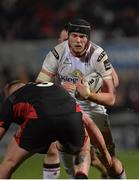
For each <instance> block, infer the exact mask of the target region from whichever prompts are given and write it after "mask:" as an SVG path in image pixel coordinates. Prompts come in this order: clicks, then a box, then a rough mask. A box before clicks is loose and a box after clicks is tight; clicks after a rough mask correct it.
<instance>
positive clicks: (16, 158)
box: [0, 138, 33, 179]
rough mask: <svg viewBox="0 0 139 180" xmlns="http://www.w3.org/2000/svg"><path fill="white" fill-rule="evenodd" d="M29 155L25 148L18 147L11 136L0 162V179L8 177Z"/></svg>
mask: <svg viewBox="0 0 139 180" xmlns="http://www.w3.org/2000/svg"><path fill="white" fill-rule="evenodd" d="M32 155H33V154H32ZM29 156H31V154H30V153H29V152H28V151H26V150H25V149H22V148H20V147H19V146H18V145H17V143H16V141H15V139H14V138H13V139H12V140H11V142H10V144H9V146H8V148H7V151H6V154H5V156H4V159H3V161H2V163H1V164H0V179H9V178H10V177H11V175H12V173H13V172H14V171H15V170H16V169H17V167H18V166H19V165H20V164H21V163H22V162H23V161H24V160H25V159H26V158H28V157H29Z"/></svg>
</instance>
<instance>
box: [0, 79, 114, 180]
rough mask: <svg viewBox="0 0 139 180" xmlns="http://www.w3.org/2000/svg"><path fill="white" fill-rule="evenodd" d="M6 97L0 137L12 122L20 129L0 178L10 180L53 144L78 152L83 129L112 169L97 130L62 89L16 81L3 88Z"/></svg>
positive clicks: (0, 117) (83, 140)
mask: <svg viewBox="0 0 139 180" xmlns="http://www.w3.org/2000/svg"><path fill="white" fill-rule="evenodd" d="M5 96H6V99H5V101H4V103H3V106H2V110H1V112H0V132H1V133H0V134H1V136H2V135H4V133H5V132H6V130H7V129H8V128H9V126H10V124H11V123H12V122H15V123H17V124H19V128H18V130H17V132H16V134H15V136H14V137H13V138H12V140H11V142H10V143H9V145H8V148H7V151H6V154H5V156H4V159H3V161H2V163H1V164H0V179H9V178H10V177H11V175H12V173H13V172H14V171H15V170H16V169H17V167H18V166H19V165H20V164H21V163H22V162H23V161H24V160H25V159H27V158H29V157H30V156H32V155H33V154H35V153H42V154H44V153H47V151H48V148H49V146H50V144H51V143H52V142H53V141H56V140H57V141H58V142H60V143H58V144H57V148H58V149H59V150H60V151H64V152H67V153H69V154H76V153H78V152H79V151H80V149H81V147H82V146H83V144H84V142H85V127H86V129H87V130H88V133H89V135H90V137H91V140H93V141H95V142H96V144H97V146H98V148H99V149H100V151H101V152H102V154H103V155H104V157H105V158H104V159H105V163H106V164H107V166H106V167H107V168H108V169H113V164H112V160H111V157H110V154H109V152H108V151H107V148H106V144H105V142H104V139H103V136H102V134H101V133H99V132H100V131H99V129H98V128H97V126H95V124H94V123H93V122H92V121H91V120H90V119H89V118H88V117H87V115H86V114H84V113H82V112H81V110H80V107H79V105H77V104H76V101H75V99H74V98H73V97H72V96H70V94H69V93H68V92H67V91H66V90H65V89H64V88H63V87H61V86H60V85H55V84H54V83H50V82H45V83H31V82H30V83H28V84H26V85H25V84H24V83H21V82H19V81H16V82H12V83H10V84H8V85H7V86H6V88H5ZM84 123H85V127H84ZM95 131H98V133H97V134H98V135H99V138H98V137H97V136H96V135H95V134H96V133H94V132H95Z"/></svg>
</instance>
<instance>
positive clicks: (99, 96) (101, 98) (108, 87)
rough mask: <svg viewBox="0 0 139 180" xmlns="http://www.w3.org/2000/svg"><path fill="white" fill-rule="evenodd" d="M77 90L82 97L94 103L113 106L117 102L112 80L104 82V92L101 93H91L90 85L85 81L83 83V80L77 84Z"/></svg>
mask: <svg viewBox="0 0 139 180" xmlns="http://www.w3.org/2000/svg"><path fill="white" fill-rule="evenodd" d="M76 90H77V92H78V93H79V95H80V96H81V97H83V98H84V99H88V100H90V101H92V102H96V103H99V104H102V105H107V106H112V105H113V104H114V102H115V89H114V86H113V82H112V80H111V79H105V80H104V81H103V87H102V91H101V92H99V93H93V92H90V90H89V85H88V84H87V83H86V82H85V81H82V79H80V80H79V81H78V82H77V89H76Z"/></svg>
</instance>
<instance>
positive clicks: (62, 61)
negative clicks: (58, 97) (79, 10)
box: [37, 19, 125, 178]
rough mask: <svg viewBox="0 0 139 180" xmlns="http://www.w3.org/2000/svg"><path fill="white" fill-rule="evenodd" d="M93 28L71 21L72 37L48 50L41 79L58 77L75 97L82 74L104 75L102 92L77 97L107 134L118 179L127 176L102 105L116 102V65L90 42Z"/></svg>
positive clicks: (80, 20)
mask: <svg viewBox="0 0 139 180" xmlns="http://www.w3.org/2000/svg"><path fill="white" fill-rule="evenodd" d="M90 31H91V27H90V25H89V23H88V22H86V21H85V20H82V19H77V20H74V21H73V22H70V23H69V25H68V40H67V41H65V42H63V43H61V44H59V45H57V46H56V47H54V48H53V49H52V50H51V51H50V52H49V53H48V55H47V56H46V58H45V60H44V63H43V66H42V70H41V71H40V73H39V75H38V78H37V80H38V81H44V80H47V81H54V79H55V77H57V78H58V79H59V80H60V81H61V83H62V84H63V86H64V87H65V88H66V89H67V90H68V91H69V92H70V93H71V94H72V95H73V96H74V92H75V90H76V83H77V81H78V80H79V78H80V77H81V76H86V75H88V74H89V73H92V72H99V73H100V74H101V76H102V77H103V87H102V91H101V92H99V93H92V94H91V98H89V99H84V101H79V100H78V99H77V101H78V102H79V103H80V105H81V106H82V108H83V110H84V111H85V112H87V113H88V114H89V115H90V116H91V117H93V119H94V118H95V119H94V120H95V122H96V123H97V125H98V126H99V128H100V130H101V132H102V133H103V135H104V138H105V141H106V144H107V147H108V149H109V151H110V153H111V156H112V158H113V161H114V164H115V173H114V174H113V176H114V178H125V172H124V168H123V165H122V163H121V162H120V161H119V160H118V159H117V157H116V156H115V148H114V143H113V140H112V136H111V131H110V126H109V122H108V120H107V113H106V109H105V107H104V106H102V105H105V106H109V105H113V104H114V102H115V88H114V85H113V79H112V66H111V63H110V62H109V60H108V56H107V54H106V52H105V51H104V50H103V49H102V48H101V47H100V46H98V45H96V44H94V43H92V42H91V41H90ZM117 80H118V79H117ZM117 84H118V81H117ZM89 96H90V95H89ZM96 103H97V104H96ZM99 104H102V105H99ZM92 112H93V113H92Z"/></svg>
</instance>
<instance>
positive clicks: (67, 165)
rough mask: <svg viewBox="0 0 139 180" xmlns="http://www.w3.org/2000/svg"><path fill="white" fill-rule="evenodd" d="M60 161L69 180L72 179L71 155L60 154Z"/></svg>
mask: <svg viewBox="0 0 139 180" xmlns="http://www.w3.org/2000/svg"><path fill="white" fill-rule="evenodd" d="M59 154H60V161H61V162H62V163H63V166H64V170H65V171H66V173H67V174H68V176H69V178H70V179H74V166H73V164H74V163H73V155H71V154H67V153H65V152H60V153H59Z"/></svg>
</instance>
